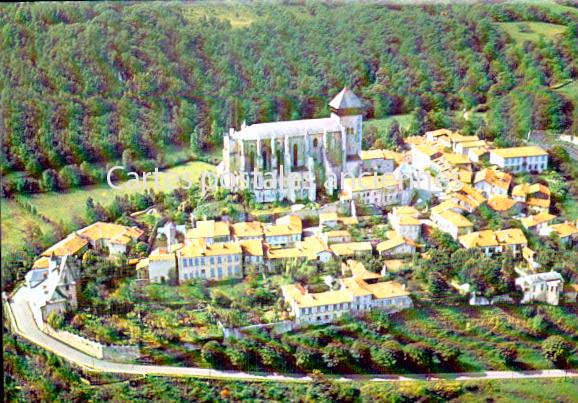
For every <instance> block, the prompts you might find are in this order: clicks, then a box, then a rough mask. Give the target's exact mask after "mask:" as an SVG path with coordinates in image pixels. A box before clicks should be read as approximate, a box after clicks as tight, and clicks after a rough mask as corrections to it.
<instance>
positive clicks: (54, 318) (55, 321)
mask: <svg viewBox="0 0 578 403" xmlns="http://www.w3.org/2000/svg"><path fill="white" fill-rule="evenodd" d="M47 321H48V324H49V325H50V326H52V328H54V329H56V330H58V329H62V326H64V317H63V316H62V315H61V314H60V313H59V312H56V311H52V312H50V313H49V314H48V318H47Z"/></svg>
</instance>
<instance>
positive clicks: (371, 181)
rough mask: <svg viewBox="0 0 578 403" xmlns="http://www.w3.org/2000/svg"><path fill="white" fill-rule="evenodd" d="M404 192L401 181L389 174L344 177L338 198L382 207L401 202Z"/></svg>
mask: <svg viewBox="0 0 578 403" xmlns="http://www.w3.org/2000/svg"><path fill="white" fill-rule="evenodd" d="M404 192H405V193H406V192H407V191H404V188H403V182H402V181H401V180H397V179H395V178H394V176H393V175H391V174H384V175H380V176H378V175H374V176H363V177H361V178H359V177H356V178H344V180H343V189H342V191H341V194H340V199H341V200H354V201H356V202H358V203H361V204H367V205H374V206H378V207H384V206H390V205H393V204H401V203H402V202H403V200H404Z"/></svg>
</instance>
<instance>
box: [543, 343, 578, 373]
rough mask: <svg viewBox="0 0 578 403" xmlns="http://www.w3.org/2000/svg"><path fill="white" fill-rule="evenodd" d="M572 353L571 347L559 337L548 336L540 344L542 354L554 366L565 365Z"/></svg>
mask: <svg viewBox="0 0 578 403" xmlns="http://www.w3.org/2000/svg"><path fill="white" fill-rule="evenodd" d="M571 352H572V345H571V344H570V343H569V342H567V341H566V340H564V338H562V337H561V336H550V337H548V338H547V339H546V340H544V341H543V342H542V354H543V355H544V357H545V358H546V359H547V360H548V361H550V362H551V363H552V364H554V365H556V366H563V365H565V364H566V363H567V361H568V358H569V357H570V354H571Z"/></svg>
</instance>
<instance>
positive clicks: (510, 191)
mask: <svg viewBox="0 0 578 403" xmlns="http://www.w3.org/2000/svg"><path fill="white" fill-rule="evenodd" d="M329 106H330V109H331V114H330V116H329V117H328V118H323V119H309V120H296V121H289V122H273V123H259V124H253V125H250V126H247V125H245V124H243V126H242V128H241V130H239V131H236V130H234V129H231V130H230V131H229V133H228V134H227V135H225V137H224V148H223V161H222V163H221V164H220V165H219V172H221V173H227V172H229V173H237V174H238V173H243V174H246V175H248V176H249V177H252V176H253V175H255V174H256V173H259V172H277V171H279V170H282V169H283V170H284V171H285V172H286V173H307V174H309V175H310V178H313V184H314V186H312V187H304V188H299V187H292V186H279V187H277V188H274V189H257V188H250V189H249V190H250V191H251V192H252V193H253V195H254V197H255V199H256V200H257V201H258V202H273V201H279V200H289V201H292V202H294V201H296V200H316V199H317V197H318V194H319V192H320V191H322V189H323V181H324V180H325V179H326V178H327V177H329V176H334V177H335V178H337V181H336V183H335V185H336V186H337V190H338V195H339V199H340V200H341V202H342V204H350V205H352V206H353V208H352V214H351V216H347V217H343V216H339V215H338V214H337V213H332V212H320V213H319V215H318V216H319V217H318V218H319V221H318V224H317V226H316V227H313V228H304V222H303V220H302V217H301V216H300V215H299V214H297V213H291V214H287V215H286V216H283V217H281V218H278V219H277V220H275V221H274V222H270V223H263V222H259V221H246V222H230V221H226V220H224V219H223V220H202V221H197V220H194V219H192V222H191V224H190V225H180V226H176V225H174V224H172V223H168V224H167V225H165V226H164V227H162V228H159V229H158V233H162V234H164V236H165V237H166V245H165V244H164V243H163V246H160V247H156V248H155V249H154V250H153V251H152V252H151V253H150V254H149V256H148V257H146V258H144V259H141V260H140V261H138V263H137V264H136V270H137V276H138V278H140V279H141V280H146V281H149V282H153V283H170V284H178V283H182V282H186V281H190V280H193V279H204V280H224V279H229V278H242V277H243V276H244V275H245V273H246V271H247V268H248V267H255V268H257V269H258V270H267V271H273V270H276V269H277V268H279V267H282V266H284V265H285V264H287V263H288V262H293V261H298V262H300V261H310V262H319V263H320V264H322V263H326V262H329V261H331V260H338V261H340V262H341V263H342V264H343V267H344V269H345V271H347V272H349V271H350V272H351V276H345V275H344V276H343V277H341V278H340V279H339V280H338V285H337V286H332V287H331V289H330V290H328V291H326V292H321V293H311V292H309V291H308V290H307V288H306V287H304V286H302V285H300V284H289V285H285V286H283V287H282V289H281V291H282V294H283V297H284V299H285V300H286V302H287V304H288V306H289V307H290V309H291V313H292V315H293V316H294V317H295V319H296V321H298V322H301V323H322V322H327V321H331V320H333V319H335V318H337V317H338V316H340V315H342V314H344V313H346V312H353V313H356V312H363V311H366V310H369V309H386V310H396V309H402V308H405V307H408V306H411V305H412V302H411V299H410V298H409V294H408V292H407V291H406V290H405V287H404V286H403V285H401V284H399V283H395V282H388V281H382V278H381V277H382V276H381V275H380V274H377V273H373V272H370V271H368V270H366V269H365V268H364V267H363V265H362V264H361V263H360V262H359V261H356V260H355V259H359V258H362V257H364V256H382V257H384V258H385V260H386V264H385V265H384V267H389V266H388V264H387V262H399V261H400V260H399V258H400V257H403V256H404V255H411V254H414V253H416V252H417V251H419V250H420V249H421V247H422V246H423V243H424V242H425V240H426V239H427V236H428V234H429V233H431V229H433V228H437V229H438V230H440V231H442V232H445V233H447V234H449V235H450V236H451V237H452V238H453V239H455V240H456V241H457V242H458V243H459V244H460V245H461V246H462V247H463V248H466V249H476V250H479V251H481V252H482V253H484V254H485V255H487V256H496V255H500V254H502V253H505V252H506V251H508V252H511V254H512V255H513V256H514V257H515V258H516V259H517V260H518V261H519V262H520V261H522V262H526V266H527V267H526V272H524V273H521V275H520V277H519V278H518V279H517V280H516V285H517V286H518V287H519V288H520V289H521V290H522V291H523V293H524V299H523V301H522V302H529V301H543V302H546V303H551V304H557V303H558V301H559V296H560V293H561V292H562V290H563V287H564V284H563V279H562V277H561V276H560V275H559V274H558V273H553V272H552V273H539V269H540V265H539V264H538V263H537V262H536V252H535V251H532V250H531V249H530V248H528V241H527V239H526V236H525V235H524V232H523V231H522V230H521V229H519V228H503V229H500V230H491V229H487V228H475V226H474V223H473V222H472V215H473V214H476V212H477V211H478V210H479V209H480V208H482V206H484V208H486V207H487V208H489V209H490V210H492V211H495V212H496V213H498V214H504V215H507V216H509V217H515V218H518V219H519V220H520V222H521V225H522V226H523V227H524V228H525V229H526V230H527V231H530V232H533V233H535V234H537V235H538V236H549V235H550V234H552V233H555V234H557V236H558V237H559V238H560V240H561V241H562V242H563V243H565V244H568V245H575V244H576V243H578V222H568V221H566V222H557V217H556V216H554V215H552V214H550V203H551V200H550V196H551V195H550V190H549V189H548V186H546V185H545V184H542V183H516V181H515V177H514V175H515V174H517V173H521V172H530V173H539V172H542V171H544V170H545V169H546V168H547V166H548V154H547V152H546V151H545V150H543V149H542V148H540V147H536V146H524V147H511V148H499V149H497V148H495V147H494V146H493V144H492V143H491V142H488V141H486V140H483V139H480V138H478V137H477V136H464V135H462V134H460V133H457V132H454V131H452V130H448V129H440V130H435V131H430V132H427V133H425V135H423V136H414V137H409V138H406V139H405V142H406V148H407V149H406V150H405V151H403V152H394V151H390V150H362V134H363V127H362V113H363V103H362V102H361V100H360V99H359V98H358V97H357V96H356V95H355V94H354V93H353V92H352V91H351V90H349V89H348V88H344V89H343V90H342V91H341V92H340V93H339V94H338V95H337V96H336V97H335V98H333V99H332V100H331V101H330V102H329ZM342 178H343V180H341V179H342ZM250 183H252V181H250ZM416 195H419V197H421V198H422V199H425V200H428V199H432V200H437V201H438V202H437V203H436V204H435V205H433V206H431V207H429V208H422V209H421V211H420V210H418V209H417V208H416V207H414V206H412V205H411V204H412V201H415V200H416V197H417V196H416ZM355 205H368V206H374V207H377V208H387V210H388V214H387V225H388V228H387V230H386V231H385V232H384V236H382V237H380V239H367V240H364V241H355V240H354V239H353V236H352V233H351V232H350V231H349V228H350V227H351V226H354V225H356V224H358V223H359V219H360V218H358V217H357V216H356V214H355ZM142 236H143V231H142V230H141V229H139V228H137V227H126V226H122V225H117V224H110V223H103V222H97V223H94V224H92V225H90V226H88V227H86V228H83V229H81V230H79V231H76V232H74V233H72V234H70V235H69V236H67V237H66V238H65V239H63V240H62V241H60V242H58V243H56V244H55V245H53V246H52V247H51V248H49V249H48V250H46V251H45V252H44V253H42V256H41V257H40V258H39V259H38V260H37V261H36V262H35V263H34V266H33V267H32V270H31V271H30V272H29V273H28V274H27V276H26V286H27V287H29V288H30V289H31V290H33V292H34V294H35V295H36V297H35V300H34V307H35V308H34V309H35V310H36V312H38V315H40V316H41V317H42V318H43V319H44V320H46V318H47V316H48V315H49V313H50V312H52V311H58V312H61V311H64V310H66V309H70V308H75V307H76V306H77V296H76V293H77V291H76V289H77V284H78V264H77V259H75V258H76V257H80V256H81V255H82V254H83V253H84V252H85V251H86V250H87V249H89V248H92V249H95V250H99V251H103V250H104V251H108V253H109V255H110V256H117V255H123V254H126V253H127V251H128V249H129V248H130V245H132V244H134V243H135V242H137V241H138V240H139V239H141V238H142ZM392 264H393V263H392ZM396 265H397V266H399V265H398V264H397V263H396Z"/></svg>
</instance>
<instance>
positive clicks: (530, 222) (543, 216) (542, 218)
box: [520, 213, 556, 228]
mask: <svg viewBox="0 0 578 403" xmlns="http://www.w3.org/2000/svg"><path fill="white" fill-rule="evenodd" d="M554 218H556V216H555V215H552V214H549V213H539V214H536V215H531V216H529V217H524V218H522V219H521V220H520V221H522V225H523V226H524V228H532V227H535V226H536V225H540V224H543V223H547V222H550V221H552V220H553V219H554Z"/></svg>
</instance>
